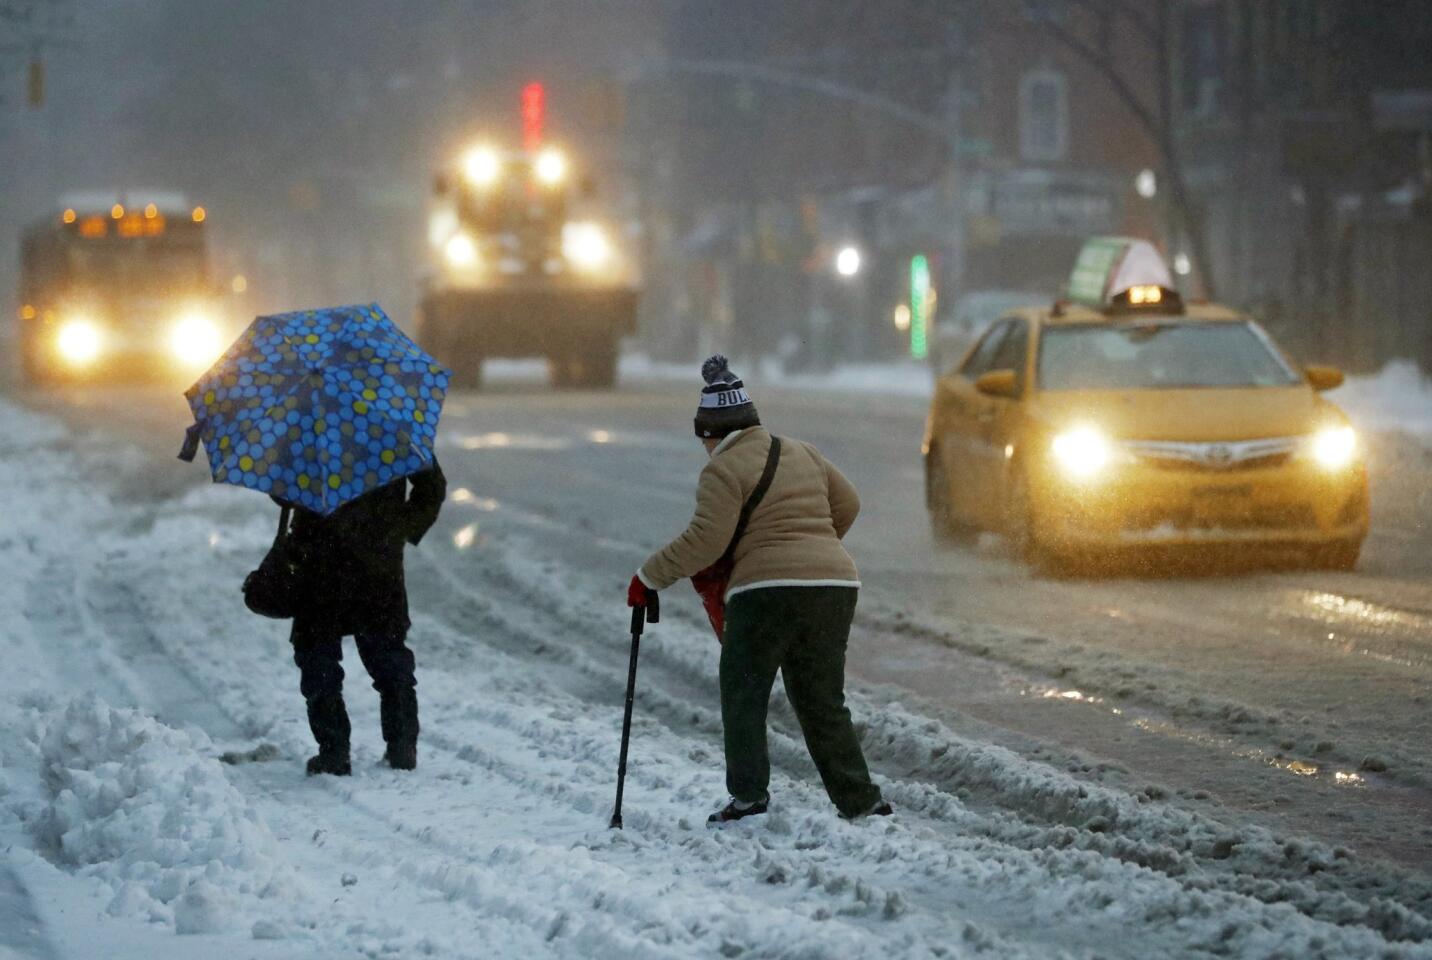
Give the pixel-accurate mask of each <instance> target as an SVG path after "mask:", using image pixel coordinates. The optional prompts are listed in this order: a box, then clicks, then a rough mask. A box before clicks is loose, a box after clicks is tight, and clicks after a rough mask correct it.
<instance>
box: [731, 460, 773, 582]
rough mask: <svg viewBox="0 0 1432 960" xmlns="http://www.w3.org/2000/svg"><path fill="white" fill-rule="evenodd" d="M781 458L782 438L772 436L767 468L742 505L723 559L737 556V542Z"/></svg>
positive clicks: (764, 494) (769, 486)
mask: <svg viewBox="0 0 1432 960" xmlns="http://www.w3.org/2000/svg"><path fill="white" fill-rule="evenodd" d="M780 460H781V438H780V437H771V449H770V452H769V453H767V454H766V468H765V469H764V470H762V471H761V479H760V480H758V481H756V489H754V490H752V491H751V495H750V496H749V497H747V498H746V502H745V503H744V504H743V505H742V506H741V517H740V519H739V520H737V521H736V532H735V533H734V534H732V535H731V543H730V545H729V546H727V547H726V552H725V553H724V554H722V556H721V559H722V560H723V561H726V562H729V561H730V560H731V559H732V558H733V557H734V556H735V553H736V544H738V543H740V542H741V538H742V537H743V536H745V535H746V526H747V524H749V523H750V522H751V515H752V514H753V513H755V512H756V508H757V507H759V506H760V505H761V501H762V500H764V499H765V498H766V491H768V490H770V489H771V481H772V480H774V479H775V478H776V465H777V464H779V463H780Z"/></svg>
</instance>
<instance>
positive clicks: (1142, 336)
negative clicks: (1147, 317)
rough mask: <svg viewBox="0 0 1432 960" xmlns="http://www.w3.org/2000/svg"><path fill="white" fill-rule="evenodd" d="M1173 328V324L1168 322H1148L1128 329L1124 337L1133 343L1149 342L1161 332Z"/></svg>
mask: <svg viewBox="0 0 1432 960" xmlns="http://www.w3.org/2000/svg"><path fill="white" fill-rule="evenodd" d="M1172 329H1173V325H1172V324H1168V323H1146V324H1143V325H1141V326H1137V327H1132V328H1130V329H1129V330H1126V331H1125V332H1124V337H1125V338H1126V339H1127V340H1129V341H1130V342H1131V343H1148V342H1149V341H1150V340H1152V339H1153V338H1154V337H1156V336H1158V335H1159V334H1161V333H1165V332H1167V331H1169V330H1172Z"/></svg>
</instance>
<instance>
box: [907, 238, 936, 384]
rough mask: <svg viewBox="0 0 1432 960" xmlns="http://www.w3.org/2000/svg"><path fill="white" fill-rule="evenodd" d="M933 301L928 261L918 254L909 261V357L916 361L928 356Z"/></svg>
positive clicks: (933, 290)
mask: <svg viewBox="0 0 1432 960" xmlns="http://www.w3.org/2000/svg"><path fill="white" fill-rule="evenodd" d="M934 300H935V288H934V286H933V285H932V284H931V283H930V261H929V260H928V259H927V258H926V257H925V255H924V254H918V255H916V256H915V257H914V258H912V259H911V260H910V356H911V357H913V358H915V359H916V360H924V359H925V358H926V357H928V356H929V355H930V336H929V335H930V312H931V308H932V307H933V306H934Z"/></svg>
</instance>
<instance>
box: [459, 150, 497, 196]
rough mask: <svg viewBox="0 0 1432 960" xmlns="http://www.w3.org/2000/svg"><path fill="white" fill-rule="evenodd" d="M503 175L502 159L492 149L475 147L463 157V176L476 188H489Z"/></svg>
mask: <svg viewBox="0 0 1432 960" xmlns="http://www.w3.org/2000/svg"><path fill="white" fill-rule="evenodd" d="M501 174H502V158H501V157H499V156H498V155H497V151H496V150H494V149H492V148H491V147H473V148H472V149H471V150H469V151H468V152H467V153H465V154H463V157H462V175H463V176H464V177H466V178H467V182H468V183H470V184H472V185H473V186H474V187H487V186H491V185H492V184H494V183H496V182H497V178H498V177H499V176H500V175H501Z"/></svg>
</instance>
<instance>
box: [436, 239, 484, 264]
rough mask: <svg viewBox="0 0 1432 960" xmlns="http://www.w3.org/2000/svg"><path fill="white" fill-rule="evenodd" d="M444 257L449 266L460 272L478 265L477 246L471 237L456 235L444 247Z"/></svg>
mask: <svg viewBox="0 0 1432 960" xmlns="http://www.w3.org/2000/svg"><path fill="white" fill-rule="evenodd" d="M443 256H444V257H446V258H447V262H448V266H450V267H455V268H457V269H459V270H462V269H466V268H468V267H471V266H474V265H475V264H476V263H477V244H476V243H473V240H472V237H470V236H469V235H467V234H465V233H455V234H453V235H452V236H451V237H449V238H448V242H447V244H446V245H444V247H443Z"/></svg>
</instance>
